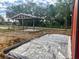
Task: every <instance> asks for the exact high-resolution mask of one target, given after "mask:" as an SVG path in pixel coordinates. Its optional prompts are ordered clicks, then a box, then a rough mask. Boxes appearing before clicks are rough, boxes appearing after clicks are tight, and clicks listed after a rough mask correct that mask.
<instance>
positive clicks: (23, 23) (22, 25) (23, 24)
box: [22, 19, 24, 30]
mask: <svg viewBox="0 0 79 59" xmlns="http://www.w3.org/2000/svg"><path fill="white" fill-rule="evenodd" d="M22 28H23V30H24V21H23V19H22Z"/></svg>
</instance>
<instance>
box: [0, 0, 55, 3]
mask: <svg viewBox="0 0 79 59" xmlns="http://www.w3.org/2000/svg"><path fill="white" fill-rule="evenodd" d="M15 1H19V0H0V2H10V3H14V2H15ZM20 1H22V0H20ZM23 1H25V0H23ZM26 1H27V0H26ZM30 1H31V0H30ZM34 1H35V2H38V1H39V2H42V1H44V2H45V1H48V2H49V3H54V2H56V0H34ZM52 1H53V2H52Z"/></svg>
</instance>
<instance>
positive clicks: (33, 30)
mask: <svg viewBox="0 0 79 59" xmlns="http://www.w3.org/2000/svg"><path fill="white" fill-rule="evenodd" d="M23 31H32V32H33V31H40V30H38V29H24V30H23Z"/></svg>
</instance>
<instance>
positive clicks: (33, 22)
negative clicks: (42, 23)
mask: <svg viewBox="0 0 79 59" xmlns="http://www.w3.org/2000/svg"><path fill="white" fill-rule="evenodd" d="M34 29H35V20H34V19H33V30H34Z"/></svg>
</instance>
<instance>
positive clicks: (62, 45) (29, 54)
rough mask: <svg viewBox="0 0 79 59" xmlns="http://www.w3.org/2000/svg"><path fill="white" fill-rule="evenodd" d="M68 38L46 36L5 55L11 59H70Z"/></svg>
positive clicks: (64, 36) (55, 35)
mask: <svg viewBox="0 0 79 59" xmlns="http://www.w3.org/2000/svg"><path fill="white" fill-rule="evenodd" d="M70 44H71V42H70V36H66V35H60V34H47V35H44V36H42V37H39V38H35V39H34V40H32V41H30V42H28V43H25V44H23V45H21V46H19V47H17V48H16V49H13V50H11V51H10V52H9V53H7V54H6V58H9V57H10V58H11V59H71V45H70Z"/></svg>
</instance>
